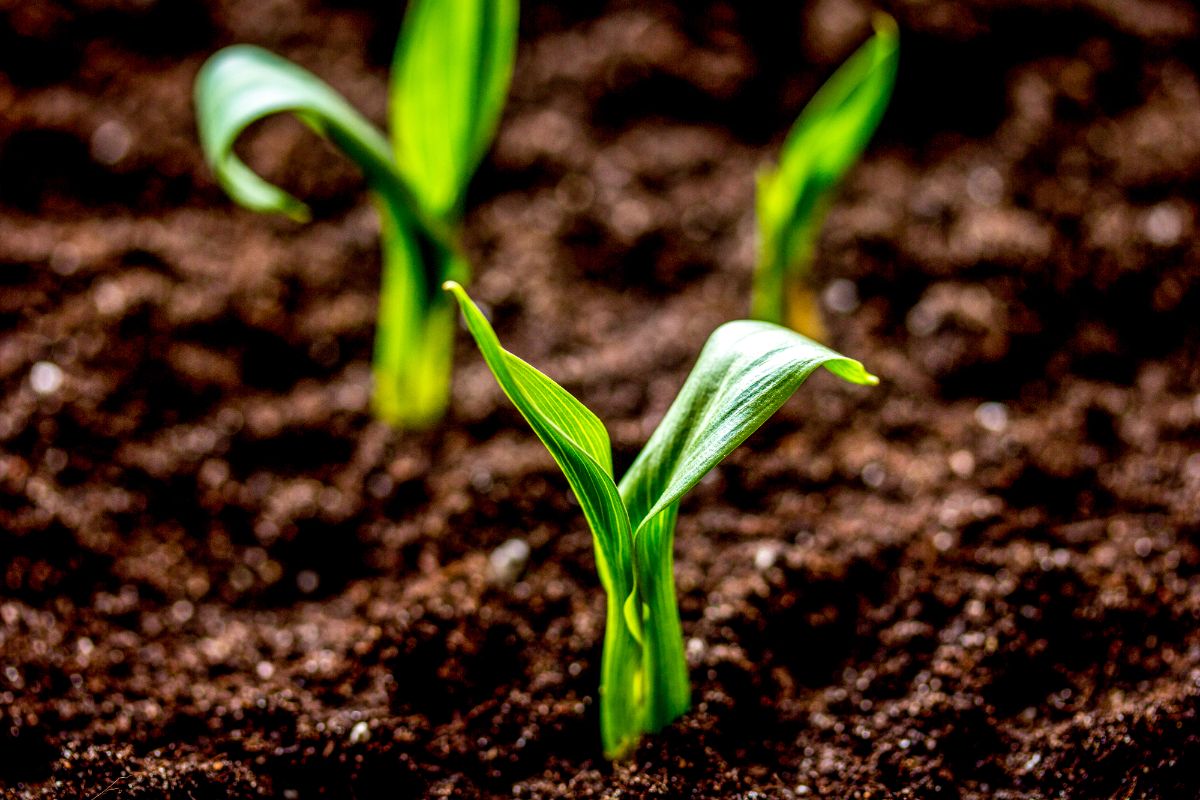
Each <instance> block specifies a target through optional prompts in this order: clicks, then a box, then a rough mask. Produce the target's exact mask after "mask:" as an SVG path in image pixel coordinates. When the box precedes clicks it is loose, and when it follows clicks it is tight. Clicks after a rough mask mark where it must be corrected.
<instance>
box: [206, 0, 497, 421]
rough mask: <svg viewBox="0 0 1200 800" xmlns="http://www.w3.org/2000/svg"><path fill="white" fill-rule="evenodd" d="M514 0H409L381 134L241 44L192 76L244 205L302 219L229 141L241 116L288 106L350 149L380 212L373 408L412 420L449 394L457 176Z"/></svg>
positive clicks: (456, 274)
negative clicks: (446, 286)
mask: <svg viewBox="0 0 1200 800" xmlns="http://www.w3.org/2000/svg"><path fill="white" fill-rule="evenodd" d="M516 33H517V0H413V1H412V2H411V3H410V4H409V9H408V11H407V12H406V14H405V18H404V23H403V26H402V29H401V31H400V37H399V40H398V41H397V44H396V51H395V57H394V59H393V62H392V70H391V86H390V89H389V98H388V100H389V117H390V119H389V127H390V130H391V140H390V141H389V140H388V138H387V137H386V136H385V135H384V134H383V133H382V132H381V131H380V130H379V129H378V128H376V127H375V126H374V125H372V124H371V123H370V122H369V121H368V120H367V119H366V118H365V117H363V116H362V115H361V114H360V113H358V112H357V111H356V110H355V109H354V108H353V107H352V106H351V105H350V104H349V103H348V102H346V100H345V99H344V98H343V97H342V96H341V95H339V94H338V93H337V92H335V91H334V90H333V89H332V88H331V87H330V86H329V85H328V84H326V83H324V82H323V81H321V80H320V79H319V78H317V77H316V76H315V75H313V74H312V73H310V72H308V71H307V70H305V69H302V68H301V67H299V66H297V65H296V64H293V63H292V62H290V61H287V60H286V59H283V58H280V57H279V56H277V55H274V54H273V53H270V52H268V51H266V50H263V49H261V48H258V47H254V46H251V45H235V46H233V47H227V48H225V49H223V50H221V51H219V52H218V53H216V54H215V55H213V56H212V58H210V59H209V60H208V62H207V63H206V64H205V65H204V67H203V68H202V69H201V70H200V74H199V75H198V77H197V78H196V87H195V101H196V117H197V122H198V125H199V130H200V141H201V144H202V145H203V148H204V154H205V157H206V159H207V161H208V163H209V164H210V165H211V167H212V169H213V171H214V173H215V174H216V176H217V179H218V181H219V182H220V184H221V186H222V187H223V188H224V189H225V191H226V192H227V193H228V194H229V195H230V196H231V197H232V198H233V199H234V200H235V201H237V202H238V203H240V204H241V205H243V206H245V207H246V208H249V209H252V210H255V211H262V212H275V213H283V214H287V215H288V216H290V217H292V218H294V219H296V220H300V221H304V220H307V219H308V216H309V212H308V208H307V207H306V206H305V205H304V204H303V203H302V202H300V201H299V200H298V199H296V198H295V197H293V196H291V195H290V194H288V193H287V192H285V191H283V190H282V189H280V188H279V187H277V186H274V185H272V184H270V183H268V182H266V181H265V180H263V179H262V178H261V177H259V176H258V175H257V174H255V173H254V172H253V171H252V170H251V169H250V168H249V167H248V166H247V165H246V164H245V163H244V162H243V161H242V160H241V159H239V158H238V156H237V155H236V154H235V153H234V144H235V143H236V141H237V139H238V137H239V136H240V135H241V134H242V132H243V131H245V130H246V128H247V127H249V126H250V125H251V124H253V123H254V122H257V121H258V120H260V119H263V118H265V117H268V116H271V115H274V114H281V113H290V114H293V115H295V116H296V117H297V118H299V119H300V120H301V121H302V122H304V123H305V124H306V125H308V126H309V127H310V128H312V129H313V130H314V131H316V132H317V133H318V134H320V135H322V136H324V137H325V138H327V139H328V140H329V141H331V142H332V143H333V144H334V145H336V146H337V147H338V148H339V149H341V150H342V152H343V153H345V155H346V156H348V157H349V158H350V159H351V160H352V161H354V162H355V163H356V164H357V165H358V166H359V168H360V169H362V171H363V174H364V175H365V177H366V180H367V183H368V185H369V187H370V189H371V191H372V194H373V197H374V199H375V201H376V205H377V207H378V209H379V213H380V217H381V220H382V221H381V225H380V231H381V232H380V237H381V245H382V251H383V259H382V260H383V271H382V279H381V284H382V285H381V289H380V301H379V316H378V322H377V328H376V337H375V352H374V359H373V372H374V383H375V387H374V398H373V405H374V409H375V413H376V414H377V415H378V416H379V417H380V418H382V419H384V420H386V421H387V422H390V423H392V424H394V425H396V426H398V427H403V428H423V427H427V426H429V425H431V424H433V423H434V422H436V421H437V420H438V419H440V418H441V416H442V414H443V413H444V411H445V408H446V405H447V402H448V400H449V392H450V372H451V360H452V357H453V343H454V304H453V302H452V301H450V300H449V299H448V298H447V296H446V295H445V294H444V293H443V292H442V291H440V287H441V284H442V282H443V281H444V280H446V279H449V278H453V279H456V280H460V281H463V280H466V279H467V275H468V272H469V267H468V264H467V262H466V259H465V258H464V256H463V253H462V249H461V247H460V245H459V227H460V225H461V221H462V215H463V204H464V195H465V193H466V189H467V184H468V183H469V181H470V179H471V176H472V175H473V174H474V172H475V170H476V168H477V167H478V165H479V162H480V160H481V159H482V158H483V155H484V153H485V152H486V151H487V148H488V145H489V144H490V142H491V140H492V137H493V136H494V134H495V130H496V126H497V123H498V121H499V117H500V112H501V109H502V108H503V105H504V97H505V95H506V93H507V91H508V84H509V79H510V77H511V75H512V65H513V58H514V54H515V50H516Z"/></svg>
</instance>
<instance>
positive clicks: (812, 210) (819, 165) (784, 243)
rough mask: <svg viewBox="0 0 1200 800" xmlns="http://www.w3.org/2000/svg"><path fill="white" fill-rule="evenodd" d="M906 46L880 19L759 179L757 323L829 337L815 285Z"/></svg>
mask: <svg viewBox="0 0 1200 800" xmlns="http://www.w3.org/2000/svg"><path fill="white" fill-rule="evenodd" d="M899 55H900V39H899V34H898V33H897V30H896V23H895V22H894V21H893V20H892V18H891V17H888V16H886V15H880V16H879V17H878V18H877V20H876V23H875V35H874V36H872V37H871V39H870V40H868V41H867V42H866V43H865V44H864V45H863V46H862V47H860V48H859V49H858V50H857V51H856V52H855V53H854V55H852V56H850V58H849V59H848V60H847V61H846V63H844V64H842V66H841V67H839V68H838V70H837V71H836V72H835V73H833V75H832V76H831V77H830V78H829V80H828V81H826V82H825V85H824V86H822V87H821V88H820V89H819V90H818V91H817V93H816V94H815V95H814V96H813V98H812V100H810V101H809V103H808V105H807V106H805V107H804V110H803V111H802V112H800V116H799V118H797V120H796V123H795V124H794V125H793V126H792V130H791V131H790V132H789V133H788V137H787V140H786V141H785V142H784V144H783V151H782V152H781V153H780V156H779V165H778V166H777V167H776V168H775V169H773V170H770V169H768V170H764V171H763V172H761V173H759V176H758V202H757V214H758V259H757V264H756V266H755V271H754V288H753V295H752V298H751V307H750V315H751V316H752V317H754V318H755V319H761V320H766V321H768V322H775V323H778V324H780V325H787V326H789V327H791V328H793V329H795V330H797V331H800V332H801V333H803V334H806V335H808V336H811V337H812V338H814V339H821V340H824V339H825V338H826V336H825V330H824V325H823V324H822V322H821V315H820V310H819V308H818V305H817V301H816V293H815V291H814V290H813V287H812V285H811V279H810V271H811V269H812V262H813V255H814V251H815V249H816V244H817V237H818V235H819V234H820V232H821V225H822V224H823V222H824V220H825V213H826V212H827V211H828V209H829V203H830V198H831V195H832V193H833V190H834V189H835V188H836V187H837V184H838V182H839V181H840V180H841V179H842V176H843V175H845V174H846V172H847V171H848V170H849V169H850V167H852V166H853V165H854V163H855V162H856V161H857V160H858V158H859V156H860V155H862V152H863V150H864V149H865V148H866V146H867V141H868V140H869V139H870V138H871V135H872V134H873V133H874V132H875V129H876V128H877V127H878V126H879V121H880V119H881V118H882V117H883V112H884V109H885V108H887V104H888V100H889V99H890V98H891V95H892V87H893V85H894V84H895V82H896V65H897V63H898V60H899Z"/></svg>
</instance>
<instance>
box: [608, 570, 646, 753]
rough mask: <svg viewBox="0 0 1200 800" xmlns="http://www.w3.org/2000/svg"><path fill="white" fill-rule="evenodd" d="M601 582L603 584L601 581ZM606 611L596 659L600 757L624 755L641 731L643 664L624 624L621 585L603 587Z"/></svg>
mask: <svg viewBox="0 0 1200 800" xmlns="http://www.w3.org/2000/svg"><path fill="white" fill-rule="evenodd" d="M601 583H604V581H603V580H602V581H601ZM605 594H606V595H607V604H606V605H607V612H606V619H605V623H604V650H603V652H602V653H601V656H600V742H601V745H602V746H603V748H604V755H605V756H606V757H608V758H611V759H617V758H621V757H622V756H624V755H625V754H626V753H628V752H629V751H630V750H632V749H633V748H634V747H635V746H637V743H638V739H640V738H641V736H642V732H643V731H644V730H645V725H644V723H643V720H644V719H645V702H644V700H645V694H646V690H645V687H646V675H645V671H644V668H645V661H644V659H643V657H642V645H641V643H640V642H639V641H638V639H637V637H636V636H635V635H634V632H633V630H632V629H631V628H630V627H629V625H627V624H626V622H625V615H624V613H623V606H624V604H625V603H624V601H625V598H626V597H628V596H629V590H628V588H626V587H624V586H613V587H609V586H607V585H606V586H605Z"/></svg>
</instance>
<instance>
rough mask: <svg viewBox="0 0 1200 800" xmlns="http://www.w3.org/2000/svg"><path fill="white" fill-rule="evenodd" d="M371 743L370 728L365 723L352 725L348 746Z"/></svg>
mask: <svg viewBox="0 0 1200 800" xmlns="http://www.w3.org/2000/svg"><path fill="white" fill-rule="evenodd" d="M369 741H371V726H370V725H368V724H367V723H366V721H365V720H364V721H362V722H356V723H354V727H353V728H351V729H350V744H363V743H365V742H369Z"/></svg>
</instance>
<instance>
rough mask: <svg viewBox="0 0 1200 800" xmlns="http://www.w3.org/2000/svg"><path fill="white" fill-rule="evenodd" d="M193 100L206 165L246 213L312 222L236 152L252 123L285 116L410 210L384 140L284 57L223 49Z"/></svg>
mask: <svg viewBox="0 0 1200 800" xmlns="http://www.w3.org/2000/svg"><path fill="white" fill-rule="evenodd" d="M195 100H196V123H197V125H198V126H199V129H200V144H201V146H202V147H203V149H204V156H205V159H206V160H207V161H208V163H209V165H210V166H211V167H212V169H213V172H214V173H215V174H216V176H217V180H218V181H219V182H220V183H221V186H222V188H224V189H225V191H226V192H228V193H229V196H230V197H232V198H233V199H234V200H236V201H237V202H238V203H240V204H241V205H243V206H245V207H246V208H249V209H252V210H254V211H263V212H277V213H283V214H287V215H288V216H290V217H293V218H295V219H298V220H302V221H303V220H306V219H307V218H308V208H307V207H306V206H305V205H304V203H302V202H300V201H299V200H297V199H296V198H295V197H293V196H292V195H290V194H288V193H287V192H285V191H284V190H283V189H280V188H279V187H278V186H275V185H273V184H270V183H268V182H267V181H265V180H263V179H262V178H261V177H259V176H258V175H256V174H255V173H254V171H253V170H251V169H250V168H249V167H248V166H246V164H245V162H243V161H242V160H241V159H240V158H238V156H237V154H236V153H234V151H233V147H234V144H235V143H236V142H237V139H238V137H239V136H241V134H242V132H243V131H245V130H246V128H248V127H249V126H250V125H252V124H253V123H255V122H257V121H259V120H261V119H264V118H266V117H269V116H273V115H275V114H288V113H290V114H294V115H296V116H297V117H298V118H299V119H300V120H301V121H303V122H304V123H305V124H306V125H308V126H309V127H310V128H312V129H313V130H314V131H316V132H317V133H319V134H321V135H322V136H324V137H326V138H327V139H329V140H330V141H332V142H334V143H335V144H336V145H337V146H338V147H339V148H341V149H342V151H343V152H345V153H346V155H347V156H349V157H350V158H351V159H352V160H353V161H354V162H355V163H357V164H358V165H359V167H360V168H361V169H362V171H363V173H364V174H365V175H366V177H367V181H368V182H369V183H370V185H371V188H372V189H374V190H375V191H377V192H378V193H379V194H381V195H382V196H384V197H385V198H386V199H387V201H388V202H389V203H395V204H398V205H409V204H411V199H409V192H408V190H407V189H406V188H405V187H404V186H403V185H402V183H401V181H400V175H399V173H398V172H397V171H396V169H395V167H394V166H393V164H392V155H391V150H390V149H389V147H388V143H387V139H386V138H385V137H384V136H383V134H382V133H380V132H379V130H378V129H377V128H376V127H375V126H374V125H372V124H371V123H370V122H368V121H367V119H366V118H365V117H363V116H362V115H361V114H359V113H358V112H357V111H355V110H354V108H353V107H352V106H351V105H350V104H349V103H347V102H346V101H345V99H343V98H342V96H341V95H339V94H338V93H337V92H336V91H334V90H333V89H332V88H330V86H329V85H328V84H326V83H325V82H324V81H322V80H321V79H320V78H318V77H317V76H315V75H313V74H312V73H311V72H309V71H308V70H306V69H304V68H302V67H299V66H297V65H295V64H293V63H292V62H290V61H288V60H287V59H285V58H281V57H279V56H277V55H275V54H274V53H271V52H268V51H266V50H263V49H262V48H261V47H255V46H253V45H244V44H242V45H234V46H232V47H226V48H225V49H223V50H220V51H218V52H217V53H216V54H214V55H213V56H212V57H211V58H210V59H209V60H208V61H207V62H205V64H204V66H203V67H201V69H200V74H199V75H197V76H196V86H195Z"/></svg>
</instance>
